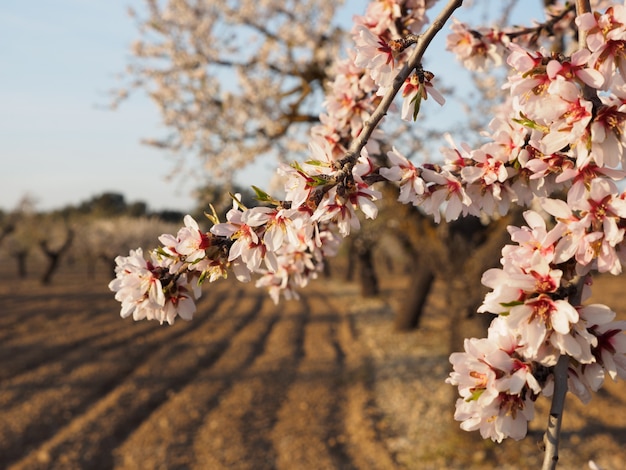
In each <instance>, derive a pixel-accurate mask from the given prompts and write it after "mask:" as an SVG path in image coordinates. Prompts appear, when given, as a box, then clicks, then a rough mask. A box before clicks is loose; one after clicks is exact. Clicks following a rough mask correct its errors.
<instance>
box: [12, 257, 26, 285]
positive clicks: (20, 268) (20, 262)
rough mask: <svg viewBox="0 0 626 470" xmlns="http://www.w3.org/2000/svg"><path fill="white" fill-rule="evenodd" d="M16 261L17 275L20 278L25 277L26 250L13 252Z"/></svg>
mask: <svg viewBox="0 0 626 470" xmlns="http://www.w3.org/2000/svg"><path fill="white" fill-rule="evenodd" d="M13 256H14V258H15V260H16V261H17V276H18V277H19V278H20V279H26V277H27V276H28V269H27V266H26V258H28V250H20V251H18V252H16V253H15V254H13Z"/></svg>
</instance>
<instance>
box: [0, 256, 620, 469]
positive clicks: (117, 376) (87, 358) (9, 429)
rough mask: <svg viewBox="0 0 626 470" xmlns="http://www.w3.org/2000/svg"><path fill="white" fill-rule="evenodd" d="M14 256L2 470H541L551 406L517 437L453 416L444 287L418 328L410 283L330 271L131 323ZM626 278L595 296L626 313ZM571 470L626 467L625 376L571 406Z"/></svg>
mask: <svg viewBox="0 0 626 470" xmlns="http://www.w3.org/2000/svg"><path fill="white" fill-rule="evenodd" d="M9 261H12V260H8V261H7V260H6V259H3V260H2V262H1V263H0V279H1V282H0V468H7V469H11V470H17V469H109V468H118V469H144V468H145V469H187V468H189V469H221V468H223V469H255V470H256V469H274V468H276V469H285V470H292V469H316V470H319V469H342V470H344V469H442V468H453V469H454V468H458V469H469V468H477V469H491V468H493V469H495V468H498V469H506V468H510V469H525V468H529V469H530V468H538V467H539V466H540V462H541V459H542V453H541V450H540V449H539V447H538V442H539V441H540V439H541V435H542V428H543V426H544V424H545V422H546V419H545V414H546V411H547V407H548V406H549V403H548V400H546V399H541V398H540V399H539V400H538V402H537V408H538V412H539V415H540V416H538V417H537V419H535V421H533V423H532V431H531V432H530V433H529V436H528V437H527V438H526V439H525V440H524V441H521V442H514V441H510V442H505V443H504V444H503V445H495V444H492V443H491V442H484V441H482V440H480V438H479V436H478V435H477V433H471V434H470V433H465V432H462V431H459V430H458V425H457V423H455V422H453V419H452V414H453V410H454V406H453V403H454V400H455V393H456V389H455V388H453V387H450V386H448V385H446V384H444V380H445V378H446V376H447V374H448V373H449V364H448V359H447V358H448V355H449V352H450V345H449V334H448V322H447V321H446V310H445V305H444V304H443V301H442V300H441V299H442V298H444V296H443V295H438V294H442V292H441V289H442V288H443V285H438V286H437V287H436V292H435V295H433V296H432V297H433V298H432V299H431V301H429V304H428V306H427V312H426V314H425V318H424V320H423V324H422V326H421V328H420V329H419V330H417V331H414V332H411V333H397V332H394V331H393V326H392V320H393V312H394V309H396V308H397V307H398V305H399V302H400V300H401V299H402V298H403V296H404V295H405V294H404V291H403V287H404V284H405V282H404V281H405V280H403V279H402V277H401V276H397V275H392V274H389V273H385V275H384V276H382V278H383V286H382V287H383V289H382V290H383V294H382V295H381V296H380V297H379V298H375V299H363V298H361V297H360V296H359V288H358V286H357V285H356V284H351V283H346V282H345V281H343V280H342V279H341V278H339V277H337V278H330V279H321V280H318V281H317V282H314V283H313V284H312V285H311V286H310V287H309V288H308V289H306V290H305V291H303V292H302V301H301V302H296V301H290V302H283V303H281V304H280V305H278V306H274V305H273V303H272V302H271V300H270V299H269V297H268V296H267V295H266V294H265V292H264V291H261V290H256V289H255V288H254V287H253V286H251V285H243V284H239V283H236V282H234V281H232V282H231V281H225V282H218V283H215V284H212V285H205V289H204V295H203V297H202V299H201V301H200V303H199V311H198V312H197V313H196V316H195V318H194V320H193V321H192V322H189V323H186V322H184V321H180V320H179V321H177V322H176V324H175V325H174V326H171V327H170V326H159V325H158V324H157V323H154V322H139V323H135V322H133V321H132V320H130V319H126V320H122V319H121V318H120V317H119V304H118V303H117V302H116V301H115V300H114V298H113V295H112V293H111V292H109V291H108V289H107V282H108V276H107V274H106V273H105V272H104V269H103V270H102V271H101V272H97V273H96V276H95V278H93V279H90V278H89V277H88V276H85V275H84V272H82V271H83V270H82V269H79V268H78V267H74V268H71V267H69V266H67V265H64V266H63V267H62V268H61V271H60V272H59V274H58V276H56V277H55V279H54V281H53V283H52V284H51V285H49V286H42V285H40V283H39V282H38V280H37V276H36V275H33V276H32V278H31V279H26V280H17V279H15V277H14V267H13V264H12V263H10V262H9ZM624 282H625V279H624V277H616V278H611V277H603V278H600V279H599V280H598V281H597V282H596V287H595V290H594V295H595V299H596V300H597V301H602V302H606V303H607V304H609V305H612V306H614V307H615V308H616V309H617V310H618V312H619V315H620V317H622V318H624V317H626V315H625V314H626V302H625V301H624V297H623V295H624ZM562 438H563V443H562V445H561V449H560V454H561V460H560V465H559V468H563V469H578V468H588V467H587V461H588V460H589V459H593V460H594V461H595V462H596V463H597V464H598V465H599V466H600V467H601V468H603V469H606V470H608V469H616V470H617V469H621V468H624V465H626V384H624V383H618V384H614V383H612V382H609V383H607V384H606V386H605V388H604V389H603V390H602V391H601V392H600V393H599V394H597V395H596V396H594V398H593V399H592V402H591V404H590V405H589V406H582V405H581V404H580V403H579V402H578V401H577V399H576V398H572V397H570V398H568V402H567V405H566V414H565V420H564V427H563V437H562Z"/></svg>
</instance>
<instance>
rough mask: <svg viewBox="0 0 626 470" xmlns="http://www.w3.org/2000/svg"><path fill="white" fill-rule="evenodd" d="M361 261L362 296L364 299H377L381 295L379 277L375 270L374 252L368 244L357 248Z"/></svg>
mask: <svg viewBox="0 0 626 470" xmlns="http://www.w3.org/2000/svg"><path fill="white" fill-rule="evenodd" d="M356 252H357V256H358V259H359V280H360V282H361V295H362V296H363V297H375V296H377V295H378V294H379V293H380V288H379V285H378V277H377V276H376V270H375V269H374V250H373V247H372V245H370V244H368V243H361V244H358V246H357V248H356Z"/></svg>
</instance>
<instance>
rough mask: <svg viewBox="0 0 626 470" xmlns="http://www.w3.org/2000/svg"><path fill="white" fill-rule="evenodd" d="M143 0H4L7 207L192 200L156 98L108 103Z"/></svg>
mask: <svg viewBox="0 0 626 470" xmlns="http://www.w3.org/2000/svg"><path fill="white" fill-rule="evenodd" d="M523 1H524V2H526V1H528V0H523ZM351 2H352V5H350V4H351ZM347 3H348V5H349V7H350V6H352V10H354V11H353V12H354V13H361V12H362V7H361V8H360V9H359V8H357V9H354V7H353V5H355V4H358V5H359V6H361V5H363V4H364V2H363V1H362V0H359V1H357V0H347ZM496 3H497V2H496ZM532 3H533V4H535V3H537V2H535V1H533V2H532ZM141 4H142V2H141V1H139V0H54V1H49V0H48V1H45V0H39V1H37V0H35V1H24V0H2V3H1V4H0V44H2V47H1V48H0V161H1V162H2V170H1V171H0V209H1V210H4V211H10V210H12V209H14V208H15V207H16V205H17V204H18V202H19V201H20V200H21V199H22V198H23V197H25V196H29V197H32V198H34V199H35V201H36V208H37V209H38V210H50V209H56V208H61V207H64V206H66V205H70V204H77V203H79V202H81V201H85V200H88V199H90V198H91V197H93V196H96V195H98V194H102V193H103V192H107V191H112V192H118V193H121V194H124V196H125V198H126V200H127V201H128V202H135V201H145V202H147V203H148V206H149V208H150V209H152V210H161V209H176V210H181V211H185V210H191V209H192V208H193V207H194V205H195V201H194V199H193V198H192V196H191V193H192V190H193V189H194V188H195V187H196V186H197V185H198V184H197V181H194V182H189V181H185V180H184V179H181V178H175V179H173V180H172V179H168V178H167V176H168V174H170V172H171V170H172V169H173V168H174V167H175V159H174V158H173V157H172V156H171V155H167V154H166V153H165V152H164V151H162V150H158V149H154V148H152V147H149V146H146V145H143V144H142V143H141V139H142V138H151V137H152V138H157V137H162V136H164V135H165V134H166V133H167V131H166V129H165V128H164V127H162V126H161V125H160V117H159V114H158V111H157V108H156V107H155V106H154V105H153V104H152V103H151V102H150V101H149V99H148V98H147V97H145V96H144V95H142V94H141V93H135V94H133V95H131V98H130V99H129V100H127V101H126V102H124V103H123V104H122V105H121V106H120V107H119V108H118V109H117V110H115V111H113V110H110V109H108V104H109V103H110V96H109V92H110V91H111V90H112V89H114V88H116V86H118V85H119V84H120V81H119V80H118V78H117V77H118V76H119V74H120V73H121V72H123V70H124V68H125V66H126V64H127V63H128V59H129V52H128V51H129V46H130V44H131V43H132V41H133V40H134V39H135V38H136V37H137V33H136V26H135V24H134V22H133V20H132V19H131V18H130V17H129V16H128V14H127V8H128V7H129V6H133V7H139V6H140V5H141ZM351 15H352V13H349V14H347V18H350V17H351ZM190 163H191V164H198V162H196V161H191V162H190ZM251 174H255V175H259V174H260V175H261V178H266V179H269V176H270V175H271V172H270V171H269V169H268V168H267V165H265V166H262V167H257V168H255V169H252V170H251V171H248V172H247V173H246V174H244V175H243V176H242V177H241V181H242V182H243V183H244V184H247V183H248V181H247V177H249V176H250V175H251ZM262 182H263V181H261V183H262ZM250 184H251V183H250ZM261 185H262V184H261Z"/></svg>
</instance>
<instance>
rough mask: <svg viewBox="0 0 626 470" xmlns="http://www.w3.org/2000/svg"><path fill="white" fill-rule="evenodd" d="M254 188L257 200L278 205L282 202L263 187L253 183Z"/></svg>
mask: <svg viewBox="0 0 626 470" xmlns="http://www.w3.org/2000/svg"><path fill="white" fill-rule="evenodd" d="M252 189H254V192H255V194H256V200H257V201H259V202H269V203H270V204H274V205H278V204H279V203H280V201H278V200H277V199H274V198H273V197H272V196H270V195H269V194H267V193H266V192H265V191H263V190H262V189H261V188H259V187H257V186H254V185H252Z"/></svg>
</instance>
